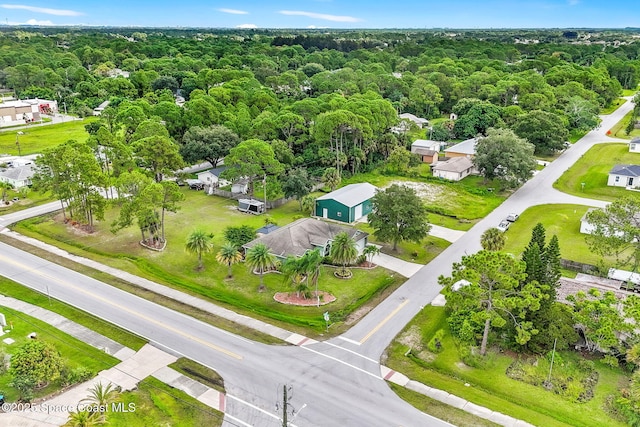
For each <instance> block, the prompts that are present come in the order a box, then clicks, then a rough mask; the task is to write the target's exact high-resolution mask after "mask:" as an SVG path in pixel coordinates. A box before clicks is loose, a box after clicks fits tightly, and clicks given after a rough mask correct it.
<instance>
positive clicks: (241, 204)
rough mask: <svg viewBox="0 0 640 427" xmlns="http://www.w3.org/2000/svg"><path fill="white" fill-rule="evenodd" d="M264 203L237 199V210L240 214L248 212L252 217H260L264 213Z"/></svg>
mask: <svg viewBox="0 0 640 427" xmlns="http://www.w3.org/2000/svg"><path fill="white" fill-rule="evenodd" d="M264 209H265V208H264V202H261V201H260V200H253V199H239V200H238V210H239V211H241V212H248V213H252V214H254V215H260V214H261V213H264Z"/></svg>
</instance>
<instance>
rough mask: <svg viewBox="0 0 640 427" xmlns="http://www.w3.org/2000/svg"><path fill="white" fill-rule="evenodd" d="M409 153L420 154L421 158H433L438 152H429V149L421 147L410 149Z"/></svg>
mask: <svg viewBox="0 0 640 427" xmlns="http://www.w3.org/2000/svg"><path fill="white" fill-rule="evenodd" d="M411 151H412V152H413V153H414V154H420V155H421V156H435V155H436V154H438V152H437V151H436V150H431V149H429V148H422V147H415V148H413V147H411Z"/></svg>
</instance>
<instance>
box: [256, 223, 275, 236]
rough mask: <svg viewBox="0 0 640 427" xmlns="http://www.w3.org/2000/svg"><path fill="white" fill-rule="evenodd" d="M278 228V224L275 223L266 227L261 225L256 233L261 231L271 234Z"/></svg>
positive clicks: (261, 232)
mask: <svg viewBox="0 0 640 427" xmlns="http://www.w3.org/2000/svg"><path fill="white" fill-rule="evenodd" d="M278 228H280V227H278V226H277V225H275V224H267V225H265V226H264V227H260V228H258V229H257V230H256V233H260V234H269V233H273V232H274V231H276V230H277V229H278Z"/></svg>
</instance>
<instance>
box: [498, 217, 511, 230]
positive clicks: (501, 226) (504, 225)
mask: <svg viewBox="0 0 640 427" xmlns="http://www.w3.org/2000/svg"><path fill="white" fill-rule="evenodd" d="M510 225H511V223H510V222H509V221H507V220H506V219H503V220H502V221H500V224H498V226H497V227H496V228H497V229H498V230H500V231H502V232H503V233H504V232H505V231H507V230H508V229H509V226H510Z"/></svg>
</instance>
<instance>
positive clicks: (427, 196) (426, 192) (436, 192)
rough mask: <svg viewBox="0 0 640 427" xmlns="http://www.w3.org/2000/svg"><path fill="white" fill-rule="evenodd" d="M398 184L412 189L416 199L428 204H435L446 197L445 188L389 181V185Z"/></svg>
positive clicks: (424, 183) (410, 182)
mask: <svg viewBox="0 0 640 427" xmlns="http://www.w3.org/2000/svg"><path fill="white" fill-rule="evenodd" d="M393 184H398V185H404V186H405V187H409V188H412V189H413V190H414V191H415V192H416V194H417V195H418V197H420V198H421V199H422V200H424V201H425V202H428V203H435V202H437V201H439V200H442V198H443V197H445V196H446V188H445V187H444V186H442V185H436V184H428V183H426V182H413V181H391V182H390V183H389V185H393Z"/></svg>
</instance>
